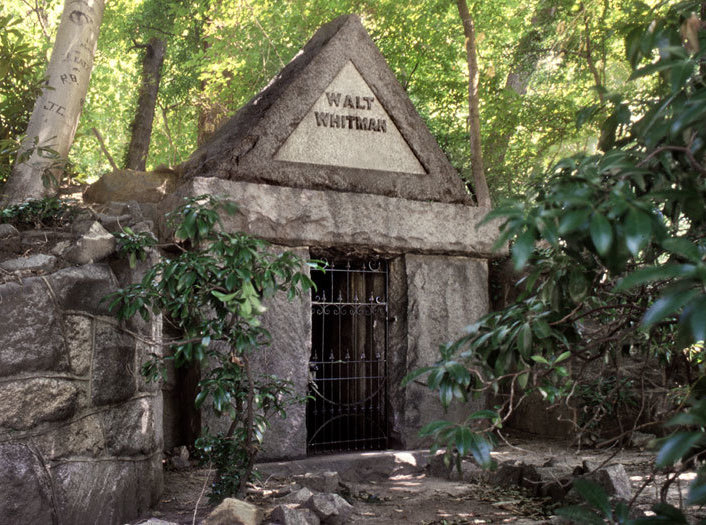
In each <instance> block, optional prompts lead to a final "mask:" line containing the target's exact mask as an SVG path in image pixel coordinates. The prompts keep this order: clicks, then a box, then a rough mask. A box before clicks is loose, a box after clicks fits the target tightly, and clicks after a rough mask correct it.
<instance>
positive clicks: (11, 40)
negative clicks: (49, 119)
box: [0, 6, 43, 184]
mask: <svg viewBox="0 0 706 525" xmlns="http://www.w3.org/2000/svg"><path fill="white" fill-rule="evenodd" d="M33 44H34V43H33V42H31V41H30V39H29V38H28V36H27V34H26V33H25V31H23V29H22V27H21V18H20V17H19V16H17V15H14V14H12V13H8V12H7V11H6V10H5V7H4V6H3V7H2V8H0V184H1V183H3V182H4V181H5V180H6V179H7V177H8V176H9V174H10V170H11V168H12V165H13V163H14V161H15V157H16V156H17V152H18V150H19V146H20V138H21V137H22V136H23V134H24V133H25V131H26V129H27V123H28V122H29V117H30V115H31V113H32V107H33V106H34V101H35V100H36V98H37V95H38V94H39V91H40V88H41V84H42V80H43V79H42V73H43V72H42V71H41V69H42V65H43V64H42V60H41V55H39V53H38V49H37V48H36V47H35V45H33ZM38 146H42V145H35V147H38Z"/></svg>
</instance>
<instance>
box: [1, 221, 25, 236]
mask: <svg viewBox="0 0 706 525" xmlns="http://www.w3.org/2000/svg"><path fill="white" fill-rule="evenodd" d="M19 234H20V232H19V230H18V229H17V228H15V227H14V226H13V225H12V224H5V223H3V224H0V239H5V238H6V237H14V236H16V235H19Z"/></svg>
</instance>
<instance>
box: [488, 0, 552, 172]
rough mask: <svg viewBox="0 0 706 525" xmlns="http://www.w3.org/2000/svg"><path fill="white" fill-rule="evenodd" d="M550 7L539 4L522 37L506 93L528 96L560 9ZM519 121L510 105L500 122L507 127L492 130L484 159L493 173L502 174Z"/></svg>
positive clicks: (517, 114) (545, 4)
mask: <svg viewBox="0 0 706 525" xmlns="http://www.w3.org/2000/svg"><path fill="white" fill-rule="evenodd" d="M547 4H548V2H541V3H540V4H539V6H538V7H537V10H536V11H535V15H534V16H533V17H532V20H531V23H532V27H531V28H530V29H529V31H528V32H527V33H525V34H524V35H523V36H522V38H520V41H519V42H518V44H517V48H516V49H515V52H514V58H513V66H512V69H511V70H510V72H509V73H508V75H507V79H506V81H505V90H506V91H510V92H512V93H513V96H517V97H523V96H524V95H525V93H527V86H528V85H529V81H530V79H531V78H532V74H533V73H534V71H535V69H537V64H538V63H539V60H540V59H541V58H542V57H543V56H544V55H545V54H546V50H545V49H542V47H541V44H542V42H543V40H544V38H545V36H546V34H547V32H548V27H549V26H550V24H551V22H552V21H553V20H554V16H555V14H556V7H548V6H547ZM519 119H520V114H519V112H518V111H516V109H515V108H514V107H513V106H512V104H509V105H508V106H507V109H506V112H505V113H504V115H503V116H502V117H501V118H499V119H498V121H500V122H505V123H506V125H505V126H502V127H498V128H495V129H493V130H491V134H490V137H489V139H488V141H487V142H486V144H485V157H484V160H486V161H487V162H486V166H487V167H488V169H489V170H491V173H496V172H502V170H503V167H504V165H505V156H506V155H507V150H508V147H509V145H510V139H511V138H512V136H513V135H514V134H515V131H516V130H517V126H518V124H519Z"/></svg>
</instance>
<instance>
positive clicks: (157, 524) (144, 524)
mask: <svg viewBox="0 0 706 525" xmlns="http://www.w3.org/2000/svg"><path fill="white" fill-rule="evenodd" d="M137 525H178V524H177V523H175V522H173V521H166V520H160V519H159V518H150V519H148V520H145V521H141V522H140V523H138V524H137Z"/></svg>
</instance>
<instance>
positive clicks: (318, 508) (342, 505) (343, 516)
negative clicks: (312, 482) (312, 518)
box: [303, 494, 353, 525]
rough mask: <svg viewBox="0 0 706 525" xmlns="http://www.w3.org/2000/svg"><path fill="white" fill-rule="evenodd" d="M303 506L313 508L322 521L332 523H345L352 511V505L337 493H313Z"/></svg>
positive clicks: (334, 524) (333, 524)
mask: <svg viewBox="0 0 706 525" xmlns="http://www.w3.org/2000/svg"><path fill="white" fill-rule="evenodd" d="M303 506H304V507H305V508H308V509H311V510H313V511H314V512H315V513H316V515H317V516H318V517H319V519H320V520H321V521H322V522H324V523H326V524H332V525H336V524H339V523H346V520H347V518H348V516H350V514H351V512H352V511H353V506H352V505H351V504H350V503H348V502H347V501H346V500H345V499H343V498H342V497H341V496H339V495H338V494H314V495H313V496H312V497H311V498H309V501H307V502H306V503H305V504H304V505H303Z"/></svg>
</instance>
